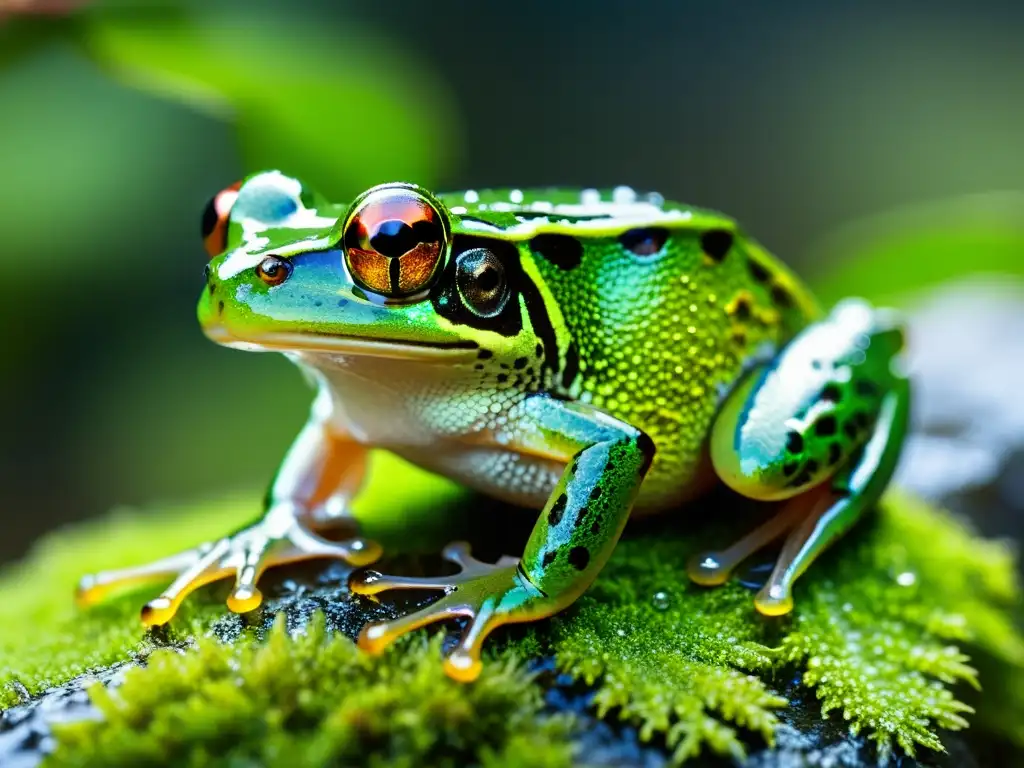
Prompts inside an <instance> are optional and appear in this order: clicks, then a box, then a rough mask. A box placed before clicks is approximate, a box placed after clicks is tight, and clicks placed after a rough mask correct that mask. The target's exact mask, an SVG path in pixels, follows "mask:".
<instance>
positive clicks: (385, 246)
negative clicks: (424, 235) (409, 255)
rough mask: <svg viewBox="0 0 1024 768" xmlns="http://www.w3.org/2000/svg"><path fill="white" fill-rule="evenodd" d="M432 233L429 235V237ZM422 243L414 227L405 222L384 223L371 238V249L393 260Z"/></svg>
mask: <svg viewBox="0 0 1024 768" xmlns="http://www.w3.org/2000/svg"><path fill="white" fill-rule="evenodd" d="M430 236H432V233H428V237H430ZM420 242H421V240H420V237H419V236H417V234H416V230H415V228H414V227H410V226H409V225H408V224H406V223H405V222H404V221H396V220H394V219H392V220H390V221H382V222H381V223H380V224H379V225H378V226H377V231H376V232H375V233H374V234H373V236H372V237H371V238H370V247H371V248H373V249H374V250H375V251H377V253H380V254H383V255H384V256H388V257H390V258H393V259H397V258H400V257H401V256H402V254H404V253H406V252H407V251H410V250H412V249H413V248H415V247H416V246H417V245H418V244H419V243H420Z"/></svg>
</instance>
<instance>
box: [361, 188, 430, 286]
mask: <svg viewBox="0 0 1024 768" xmlns="http://www.w3.org/2000/svg"><path fill="white" fill-rule="evenodd" d="M342 242H343V245H344V248H345V266H346V267H348V271H349V274H350V275H351V276H352V280H353V281H354V282H355V283H356V285H357V286H359V287H360V288H363V289H366V290H368V291H371V292H373V293H375V294H377V295H379V296H384V297H387V298H403V297H407V296H412V295H415V294H419V293H422V292H423V291H425V290H426V289H427V288H429V287H430V285H431V284H432V283H433V281H434V279H435V278H436V277H437V275H438V274H439V273H440V271H441V269H440V268H441V265H442V263H443V262H444V256H445V253H446V252H447V249H448V235H447V231H446V228H445V222H444V220H443V219H442V215H441V213H440V212H439V211H438V209H437V208H436V207H435V206H434V205H433V204H432V203H431V201H430V200H428V199H427V198H426V197H425V196H424V195H422V194H420V193H419V192H417V191H416V190H415V189H410V188H409V187H406V186H393V187H380V188H378V189H375V190H373V191H371V192H370V193H369V194H368V195H367V196H366V197H364V198H363V199H362V200H361V201H359V202H357V203H356V205H355V206H354V207H353V209H352V211H351V212H350V213H349V215H348V217H347V219H346V221H345V228H344V233H343V235H342Z"/></svg>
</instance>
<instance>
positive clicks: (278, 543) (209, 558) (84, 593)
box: [76, 510, 381, 626]
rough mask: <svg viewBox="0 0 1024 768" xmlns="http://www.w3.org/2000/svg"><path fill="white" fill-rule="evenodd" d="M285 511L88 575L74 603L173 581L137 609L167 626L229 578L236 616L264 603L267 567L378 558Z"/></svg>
mask: <svg viewBox="0 0 1024 768" xmlns="http://www.w3.org/2000/svg"><path fill="white" fill-rule="evenodd" d="M285 512H288V514H287V515H285V514H283V513H282V514H280V515H277V516H276V517H275V518H273V519H271V518H270V516H269V515H268V517H267V518H264V520H262V521H260V522H258V523H256V524H255V525H253V526H250V527H249V528H246V529H244V530H242V531H239V532H238V533H236V534H234V535H233V536H230V537H226V538H223V539H220V540H219V541H217V542H214V543H212V544H204V545H202V546H200V547H196V548H195V549H191V550H189V551H187V552H182V553H179V554H177V555H173V556H172V557H167V558H164V559H162V560H157V561H156V562H153V563H150V564H148V565H144V566H140V567H136V568H125V569H122V570H116V571H104V572H101V573H97V574H95V575H92V576H87V577H85V578H84V579H82V581H81V583H80V584H79V586H78V591H77V593H76V597H77V600H78V603H79V604H80V605H83V606H85V605H91V604H93V603H96V602H97V601H99V600H100V599H101V598H102V597H103V596H104V595H106V594H107V593H108V592H110V591H112V590H114V589H116V588H118V587H121V586H127V585H129V584H133V583H137V582H142V581H150V580H154V579H159V578H166V577H173V578H174V581H173V583H172V584H171V585H170V586H169V587H168V588H167V589H165V590H164V591H163V592H162V593H161V594H160V595H159V596H158V597H156V598H154V599H153V600H150V601H149V602H148V603H146V605H145V606H144V607H143V609H142V621H143V623H144V624H146V625H147V626H153V625H157V624H166V623H167V622H168V621H170V620H171V618H172V617H173V616H174V614H175V613H176V612H177V610H178V606H180V605H181V603H182V601H183V600H184V599H185V598H186V597H188V596H189V595H190V594H191V593H192V592H194V591H195V590H196V589H198V588H199V587H201V586H203V585H205V584H208V583H210V582H211V581H216V580H218V579H222V578H227V577H230V576H232V575H234V577H235V585H234V588H233V589H232V591H231V594H230V595H229V596H228V598H227V606H228V608H229V609H230V610H232V611H234V612H235V613H248V612H249V611H253V610H255V609H257V608H259V606H260V604H261V603H262V601H263V594H262V593H261V592H260V590H259V589H258V588H257V586H256V582H257V581H258V580H259V578H260V576H262V574H263V572H264V571H265V570H266V569H267V568H270V567H272V566H275V565H283V564H286V563H291V562H296V561H299V560H310V559H314V558H336V559H340V560H344V561H345V562H347V563H349V564H350V565H353V566H357V567H358V566H364V565H368V564H369V563H372V562H373V561H374V560H376V559H377V558H379V557H380V555H381V547H380V545H379V544H377V543H376V542H373V541H369V540H367V539H362V538H358V537H355V538H351V539H348V540H347V541H331V540H329V539H325V538H323V537H322V536H320V535H319V534H317V533H314V532H313V531H310V530H308V529H307V528H306V527H305V526H304V525H303V522H302V521H301V520H300V519H299V518H298V517H297V516H294V515H292V513H291V512H290V511H288V510H285Z"/></svg>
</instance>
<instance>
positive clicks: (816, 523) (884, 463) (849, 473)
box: [754, 382, 909, 616]
mask: <svg viewBox="0 0 1024 768" xmlns="http://www.w3.org/2000/svg"><path fill="white" fill-rule="evenodd" d="M905 384H906V382H904V385H905ZM908 405H909V397H908V393H907V388H906V386H903V387H901V388H897V389H896V390H894V391H892V392H890V393H889V395H887V396H886V398H885V400H884V401H883V403H882V412H881V414H880V415H879V418H878V421H877V422H876V424H875V429H874V432H873V433H872V435H871V438H870V440H868V442H867V444H866V445H865V446H864V448H863V450H862V451H861V453H860V455H859V456H858V457H857V458H856V460H855V461H853V462H851V464H850V465H849V467H848V468H846V469H844V470H843V471H841V472H840V473H839V474H838V475H837V476H836V478H835V479H834V480H833V481H832V482H831V483H830V484H829V485H828V491H829V492H828V493H823V494H820V495H818V496H816V497H815V499H814V502H813V503H812V506H811V507H810V509H809V512H808V514H807V515H806V516H805V517H804V519H803V520H802V521H801V522H800V523H799V524H798V525H797V526H796V527H795V528H794V529H793V531H792V532H791V533H790V534H789V536H788V537H787V538H786V542H785V544H783V547H782V552H781V553H780V554H779V559H778V560H777V561H776V563H775V568H774V570H773V571H772V575H771V576H770V577H769V578H768V582H767V583H766V584H765V585H764V587H763V588H762V589H761V591H760V592H758V594H757V597H756V598H755V599H754V605H755V606H756V607H757V610H758V611H760V612H761V613H763V614H765V615H766V616H779V615H782V614H785V613H789V612H790V611H791V610H792V609H793V582H795V581H796V580H797V578H798V577H799V576H800V575H801V574H802V573H803V572H804V571H805V570H807V568H808V566H810V564H811V563H813V562H814V560H815V558H817V557H818V555H819V554H820V553H821V551H822V550H824V549H825V547H827V546H828V545H829V544H830V543H832V542H833V541H835V540H836V539H837V538H839V537H840V536H842V535H843V534H844V533H846V532H847V531H848V530H849V529H850V527H851V526H853V524H854V523H855V522H856V521H857V520H858V519H860V517H861V515H863V513H864V512H865V511H866V510H867V509H868V508H870V507H871V506H872V505H873V504H874V503H875V502H876V501H878V499H879V498H880V497H881V495H882V492H883V491H884V490H885V486H886V485H888V483H889V480H890V479H892V474H893V472H894V471H895V469H896V462H897V460H898V459H899V452H900V447H901V444H902V441H903V436H904V433H905V432H906V424H907V410H908Z"/></svg>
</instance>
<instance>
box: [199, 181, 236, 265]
mask: <svg viewBox="0 0 1024 768" xmlns="http://www.w3.org/2000/svg"><path fill="white" fill-rule="evenodd" d="M241 187H242V182H240V181H239V182H236V183H234V184H232V185H231V186H230V187H228V188H227V189H222V190H221V191H220V192H218V193H217V194H216V195H214V196H213V197H212V198H210V202H208V203H207V204H206V208H204V209H203V245H204V246H205V247H206V252H207V253H208V254H210V258H211V259H212V258H213V257H214V256H217V255H218V254H220V253H223V252H224V249H225V248H227V247H228V217H229V216H230V215H231V208H232V206H234V204H235V200H237V199H238V190H239V189H241Z"/></svg>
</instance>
